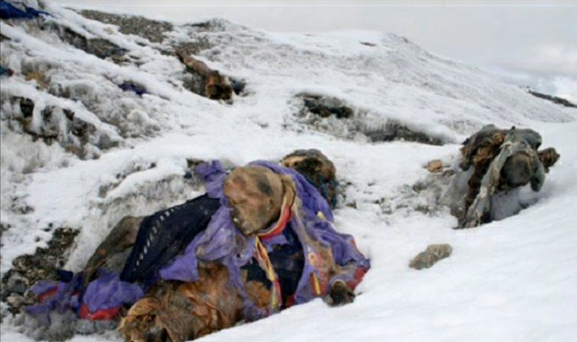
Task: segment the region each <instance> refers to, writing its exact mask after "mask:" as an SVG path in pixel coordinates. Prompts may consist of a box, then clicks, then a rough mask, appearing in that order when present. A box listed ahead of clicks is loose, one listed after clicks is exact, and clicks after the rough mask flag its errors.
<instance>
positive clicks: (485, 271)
mask: <svg viewBox="0 0 577 342" xmlns="http://www.w3.org/2000/svg"><path fill="white" fill-rule="evenodd" d="M28 4H30V5H32V6H38V4H37V3H36V2H35V1H29V2H28ZM44 9H45V10H46V11H48V12H50V13H51V14H52V17H49V18H46V19H44V20H46V21H47V22H52V23H56V24H58V25H60V26H61V27H68V28H69V29H70V30H73V31H75V32H78V33H80V34H82V35H84V36H86V37H90V38H104V39H106V40H108V41H110V42H113V43H114V44H116V45H117V46H119V47H121V48H124V49H126V50H127V51H128V52H127V55H128V59H129V60H128V62H126V63H124V64H121V65H118V64H115V63H113V62H112V61H111V60H110V59H100V58H97V57H96V56H94V55H90V54H87V53H85V52H84V51H82V50H80V49H75V48H74V47H72V46H71V45H69V44H67V43H66V42H64V41H62V40H61V39H59V38H58V37H57V36H56V35H55V34H54V33H51V32H50V31H46V30H41V29H39V28H38V27H37V25H36V26H35V25H33V24H32V23H30V22H19V21H2V23H1V24H0V25H1V26H0V28H1V32H2V35H3V36H5V37H6V38H8V40H4V41H3V42H2V50H1V58H2V65H3V66H7V67H10V68H11V69H13V70H14V71H15V72H16V73H15V75H14V76H12V77H9V78H7V77H4V78H3V79H2V84H1V85H2V87H1V91H2V97H3V105H2V126H1V127H2V132H1V134H2V141H1V142H2V146H1V152H2V154H1V161H2V163H1V171H2V179H1V181H2V183H1V186H2V198H1V200H2V204H1V221H2V224H3V226H5V227H6V226H8V225H9V227H10V228H9V229H8V230H6V231H4V232H3V234H2V274H5V273H6V272H7V271H8V270H9V269H10V268H11V267H12V261H13V260H14V258H16V257H17V256H19V255H23V254H31V253H34V251H35V249H36V248H37V247H42V246H45V245H46V242H47V241H48V240H49V239H50V237H51V234H50V233H49V232H47V231H46V230H49V229H46V228H47V227H72V228H74V229H78V230H80V234H79V235H78V236H77V238H76V242H75V246H74V248H73V251H72V253H71V256H70V258H69V261H68V263H67V265H66V268H68V269H71V270H76V271H77V270H79V269H80V268H81V267H82V266H83V264H84V263H85V262H86V260H87V259H88V258H89V256H90V255H91V253H92V251H93V250H94V248H95V247H96V246H97V244H98V243H99V242H100V241H101V240H102V239H103V238H104V236H106V234H107V232H108V231H109V229H111V227H112V226H113V225H114V224H115V223H116V222H118V221H119V220H120V218H122V217H123V216H125V215H146V214H151V213H153V212H155V211H157V210H159V209H163V208H166V207H168V206H171V205H175V204H178V203H182V202H183V201H185V200H186V199H189V198H192V197H194V196H197V195H199V194H201V193H202V192H203V189H202V188H201V187H200V186H199V185H198V184H197V183H195V182H194V178H193V179H192V180H191V179H190V178H189V177H184V176H185V174H187V172H188V171H189V166H188V163H187V161H190V160H210V159H221V160H225V161H226V162H227V163H228V165H243V164H246V163H248V162H250V161H253V160H256V159H265V160H279V159H280V158H282V157H283V156H284V155H286V154H288V153H290V152H292V151H293V150H295V149H306V148H317V149H320V150H321V151H322V152H323V153H324V154H326V155H327V156H328V157H329V158H331V159H332V160H333V161H334V163H335V165H336V167H337V170H338V177H339V181H340V183H341V185H343V189H344V190H343V195H342V196H341V202H340V203H339V206H338V208H337V209H336V211H335V217H336V218H335V220H336V221H335V225H336V227H337V229H338V230H339V231H341V232H344V233H348V234H352V235H353V236H354V237H355V238H356V241H357V244H358V246H359V248H360V249H361V250H362V252H363V253H365V254H366V255H367V256H369V257H370V258H371V263H372V268H371V270H370V271H369V273H368V274H367V275H366V277H365V279H364V281H363V282H362V283H361V284H360V286H359V287H358V288H357V291H356V292H357V297H356V300H355V302H354V303H353V304H351V305H347V306H343V307H337V308H330V307H328V306H327V305H325V303H323V302H322V301H321V300H320V299H319V300H315V301H312V302H310V303H307V304H304V305H300V306H297V307H293V308H290V309H288V310H285V311H283V312H282V313H280V314H277V315H275V316H272V317H269V318H266V319H263V320H261V321H258V322H254V323H250V324H244V325H239V326H237V327H235V328H231V329H227V330H224V331H221V332H218V333H214V334H211V335H209V336H206V337H204V338H201V339H199V341H228V342H231V341H239V342H240V341H243V342H244V341H299V342H301V341H319V340H324V341H333V342H337V341H343V342H344V341H346V342H350V341H395V342H400V341H419V342H423V341H435V342H438V341H469V342H474V341H485V342H486V341H523V342H529V341H539V342H542V341H559V342H567V341H575V340H577V267H576V264H577V226H576V223H575V222H576V221H577V182H576V180H577V179H576V176H575V175H576V174H577V149H576V148H575V147H576V146H577V122H576V119H577V111H576V110H574V109H566V108H563V107H560V106H556V105H554V104H552V103H550V102H547V101H544V100H541V99H538V98H535V97H532V96H530V95H528V94H527V93H526V92H525V91H524V90H522V89H520V88H517V87H515V86H512V85H507V84H505V83H501V82H500V81H498V80H496V79H495V78H493V77H491V76H489V75H488V74H485V73H483V72H481V71H480V70H479V69H477V68H475V67H471V66H468V65H464V64H462V63H458V62H455V61H452V60H449V59H446V58H443V57H440V56H437V55H434V54H432V53H429V52H427V51H424V50H423V49H421V48H419V47H418V46H416V45H414V44H412V43H410V42H409V41H407V40H406V39H404V38H402V37H398V36H395V35H393V34H385V33H381V32H365V31H342V32H334V33H322V34H321V33H310V34H300V33H299V34H296V33H282V34H281V33H269V32H261V31H256V30H252V29H250V28H246V27H243V26H240V25H236V24H233V23H229V22H226V21H222V20H214V21H212V22H211V25H212V27H214V28H215V29H211V30H199V29H198V28H199V26H194V25H175V26H174V28H173V29H172V31H169V32H167V33H166V34H165V36H166V39H165V40H164V41H163V42H161V43H151V42H150V41H148V40H146V39H145V38H142V37H138V36H135V35H124V34H122V33H120V32H119V30H118V28H117V27H116V26H114V25H111V24H105V23H101V22H97V21H93V20H88V19H86V18H84V17H82V16H81V15H79V14H78V13H76V12H74V11H71V10H69V9H64V8H61V7H58V6H56V5H54V4H50V3H48V4H46V6H45V8H44ZM199 37H202V38H203V39H206V41H209V42H210V44H209V45H208V46H207V47H206V49H204V50H202V51H200V52H199V53H198V55H196V58H198V59H200V60H202V61H204V62H206V64H207V65H208V66H209V67H211V68H213V69H216V70H219V71H221V73H222V74H224V75H227V76H230V77H234V78H236V79H242V80H244V81H245V82H246V89H245V91H244V93H243V94H242V95H241V96H234V97H233V101H232V103H225V102H218V101H212V100H209V99H207V98H204V97H201V96H198V95H196V94H193V93H191V92H189V91H187V90H186V89H184V87H183V80H182V74H183V65H182V64H181V63H180V62H179V61H178V59H177V58H176V57H174V56H173V55H170V54H166V53H164V54H163V53H161V50H166V49H169V46H170V44H174V43H183V42H188V41H199ZM471 43H472V44H474V42H471ZM26 68H33V69H35V70H41V71H42V72H43V73H44V75H45V76H46V77H47V78H48V79H49V86H48V90H46V89H43V88H42V87H40V86H38V84H37V83H36V82H37V81H35V80H33V79H29V80H26V79H25V77H24V76H23V75H22V73H23V71H24V69H26ZM124 81H129V82H134V83H137V84H139V85H141V86H144V87H145V88H146V90H147V92H148V93H147V94H144V95H143V96H142V97H139V96H138V95H136V94H134V93H132V92H126V91H125V92H123V91H122V90H121V89H120V88H118V87H117V85H118V84H120V83H122V82H124ZM54 87H61V88H65V89H68V92H69V93H73V94H75V95H74V96H72V95H71V96H68V97H64V96H59V94H61V93H59V92H58V91H55V90H54ZM303 94H309V95H317V96H324V97H327V98H333V99H338V101H340V103H341V104H344V105H346V106H348V107H350V108H352V109H353V110H354V113H355V118H357V120H358V121H359V123H357V126H358V127H360V126H362V127H364V129H367V130H371V129H372V130H378V129H382V128H383V127H387V125H390V124H391V123H395V124H397V125H403V126H405V127H407V128H409V129H410V130H412V131H415V132H421V133H423V134H426V135H428V136H430V137H434V138H436V139H438V140H439V141H441V142H442V143H443V144H442V145H429V144H422V143H418V142H406V141H391V142H371V141H370V139H367V138H366V137H365V136H363V135H362V134H357V133H358V132H355V131H351V127H352V126H350V125H349V126H347V125H344V124H342V123H341V122H340V121H339V120H338V119H336V118H328V119H322V120H320V119H319V120H317V121H314V120H312V121H307V119H306V118H304V117H303V116H302V115H300V114H299V113H301V112H302V106H303V104H302V98H301V96H302V95H303ZM18 96H21V97H26V98H29V99H32V100H33V101H34V103H35V107H34V112H33V120H32V124H31V125H32V127H31V129H32V130H35V129H36V130H38V129H40V128H39V125H40V122H41V120H42V119H41V116H42V112H41V111H42V108H44V107H46V106H55V107H58V108H61V109H68V110H71V111H73V112H74V113H75V117H77V118H79V119H82V120H83V121H85V122H87V123H90V124H92V125H94V127H95V130H94V132H93V136H92V137H91V139H92V140H90V141H89V142H88V143H87V144H86V146H85V148H86V153H85V154H84V158H79V157H77V155H75V154H72V153H69V152H67V151H65V149H63V148H62V147H61V145H59V144H58V143H53V144H51V145H48V144H46V143H45V142H43V141H42V139H39V140H36V141H34V140H33V137H32V136H30V135H29V134H25V133H23V132H22V130H18V129H14V127H13V126H12V125H11V124H9V123H10V117H11V115H13V113H14V111H16V110H17V109H16V108H15V106H14V105H13V104H10V101H9V100H8V99H10V98H13V97H18ZM4 100H6V101H4ZM313 121H314V122H313ZM311 122H312V123H311ZM490 123H493V124H495V125H497V126H499V127H503V128H508V127H510V126H516V127H523V128H532V129H534V130H536V131H538V132H539V133H541V135H542V136H543V146H544V147H547V146H552V147H555V148H556V149H557V151H558V152H559V153H560V155H561V159H560V161H559V162H558V163H557V164H556V165H555V167H553V168H552V169H551V171H550V172H549V173H548V174H547V180H546V182H545V185H544V187H543V189H542V190H541V191H540V192H539V193H536V194H530V195H531V196H532V198H533V202H534V203H533V204H532V205H531V206H529V207H528V208H527V209H524V210H522V211H521V212H520V213H519V214H517V215H515V216H511V217H509V218H506V219H503V220H501V221H495V222H493V223H490V224H486V225H484V226H482V227H479V228H475V229H468V230H454V229H452V228H453V227H455V226H456V225H457V220H456V218H455V217H453V216H451V215H450V213H449V209H448V208H446V207H443V206H442V205H440V204H439V203H437V202H438V201H437V199H436V197H435V196H433V195H432V193H433V191H421V192H418V191H416V190H415V187H414V185H415V184H417V183H423V184H425V183H427V179H428V177H430V174H429V172H428V171H427V170H426V168H425V166H426V164H427V162H428V161H430V160H432V159H441V160H443V162H444V164H445V166H446V167H447V166H453V165H454V164H455V163H456V161H457V158H458V155H459V147H460V143H461V142H462V141H463V140H464V139H465V138H466V137H467V136H469V135H470V134H472V133H474V132H475V131H477V130H478V129H480V128H481V127H482V126H484V125H486V124H490ZM103 139H104V140H106V141H107V142H109V143H108V144H107V145H109V146H107V147H106V148H104V147H103V145H106V144H102V141H103ZM525 190H526V192H527V193H530V190H527V189H523V191H525ZM432 243H449V244H450V245H451V246H452V247H453V254H452V255H451V257H450V258H448V259H445V260H442V261H440V262H439V263H438V264H436V265H435V266H433V267H432V268H430V269H426V270H422V271H416V270H414V269H411V268H409V267H408V264H409V261H410V260H411V259H412V258H413V257H414V256H415V255H417V254H418V253H419V252H421V251H423V250H424V249H425V248H426V247H427V246H428V245H429V244H432ZM2 308H3V314H4V315H6V317H5V318H4V320H3V322H2V332H1V338H2V341H7V342H8V341H11V342H22V341H29V340H30V338H28V337H26V336H25V335H23V334H22V333H20V330H19V327H18V326H16V325H15V324H14V319H13V318H12V317H11V316H10V315H9V314H7V308H6V304H5V303H2ZM110 340H113V341H116V340H118V341H120V336H119V335H117V334H116V333H110V334H106V335H89V336H80V335H77V336H75V337H74V338H73V339H72V341H110Z"/></svg>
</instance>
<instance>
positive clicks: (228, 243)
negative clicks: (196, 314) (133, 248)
mask: <svg viewBox="0 0 577 342" xmlns="http://www.w3.org/2000/svg"><path fill="white" fill-rule="evenodd" d="M249 165H258V166H263V167H267V168H269V169H271V170H272V171H274V172H276V173H279V174H285V175H289V176H291V178H292V179H293V181H294V183H295V185H296V188H297V195H298V197H299V199H300V200H301V202H302V208H301V215H302V222H301V221H300V220H297V219H295V218H293V219H291V221H290V222H289V224H288V225H287V228H288V229H292V230H293V231H294V232H296V233H297V236H298V238H299V240H300V243H301V244H302V245H303V248H305V255H307V254H308V253H315V252H316V251H315V250H314V248H313V247H312V246H309V245H307V244H306V241H307V238H306V237H305V236H303V234H307V235H308V236H309V237H310V238H312V239H313V240H316V241H319V242H320V243H321V244H323V245H325V246H327V247H330V248H331V250H332V253H333V256H334V259H335V262H336V263H337V264H339V265H345V264H347V263H349V262H356V263H357V264H358V265H359V266H361V267H366V268H368V267H369V261H368V260H367V259H366V258H365V257H364V256H363V255H362V254H361V253H360V252H359V251H358V250H357V249H356V248H355V246H354V243H353V239H352V237H351V236H349V235H345V234H340V233H338V232H337V231H335V229H334V228H333V226H332V223H331V222H332V221H333V214H332V211H331V209H330V206H329V204H328V203H327V201H326V200H325V199H324V198H323V197H322V196H321V194H320V193H319V192H318V191H317V189H316V188H315V187H314V186H313V185H312V184H310V183H309V182H308V181H307V180H306V178H304V177H303V176H302V175H301V174H300V173H298V172H297V171H295V170H293V169H290V168H286V167H283V166H280V165H278V164H275V163H271V162H266V161H256V162H253V163H250V164H249ZM197 172H198V173H199V174H200V175H201V176H202V177H203V178H204V180H205V183H206V188H207V192H208V193H209V195H210V196H211V197H214V198H219V199H220V201H221V204H222V205H223V206H222V207H221V208H220V209H219V211H217V213H216V214H215V215H214V216H213V218H212V220H211V222H210V223H209V226H208V227H207V229H206V230H205V231H204V232H202V233H201V234H199V235H198V236H197V237H196V238H195V239H194V240H193V241H192V242H191V244H190V245H189V246H188V247H187V248H186V250H185V252H184V253H183V254H182V255H180V256H179V257H177V258H176V259H175V260H174V261H173V262H172V263H170V264H169V265H167V266H166V267H164V268H162V269H161V271H160V275H161V278H163V279H165V280H169V279H170V280H180V281H195V280H197V279H198V269H197V266H198V260H204V261H216V260H218V261H220V262H222V263H223V264H224V265H226V266H227V267H228V269H229V272H230V275H231V285H232V286H235V287H236V288H237V289H238V290H239V292H240V293H241V295H242V296H243V297H244V298H245V310H244V312H245V316H246V317H247V318H248V319H249V320H254V319H258V318H261V317H264V316H266V315H268V313H266V312H263V311H262V310H259V309H258V308H256V306H255V305H254V303H252V302H251V301H250V300H248V298H246V294H245V292H244V284H243V283H242V281H241V277H240V268H241V267H242V266H243V265H245V264H246V263H248V261H249V260H250V259H251V258H252V256H253V255H254V239H253V238H247V237H245V236H244V235H242V233H240V231H239V230H238V229H237V228H236V227H235V226H234V224H233V223H232V220H231V216H230V215H231V214H230V213H231V210H230V209H229V207H228V202H227V200H226V197H225V196H224V192H223V189H222V185H223V183H224V180H225V178H226V172H225V170H224V169H223V167H222V165H221V164H220V162H218V161H214V162H210V163H205V164H201V165H199V166H198V167H197ZM318 212H322V213H323V215H324V216H325V218H326V219H327V220H323V219H321V218H319V217H318V216H317V213H318ZM295 224H300V225H302V226H304V232H303V231H302V230H300V229H297V228H296V227H295V226H294V225H295ZM262 242H263V245H264V246H265V248H266V249H267V250H268V251H270V250H271V249H272V246H273V245H275V244H283V243H286V239H284V240H283V238H282V236H280V237H278V238H271V239H268V240H263V241H262ZM311 273H318V270H316V269H315V268H314V267H313V266H312V265H310V263H309V262H308V259H307V258H306V257H305V265H304V272H303V275H302V277H301V280H300V281H299V285H298V287H297V291H296V296H295V297H296V303H297V304H298V303H304V302H307V301H309V300H311V299H312V298H313V297H314V294H313V293H314V292H313V291H312V289H311V288H310V281H309V279H310V275H311ZM352 277H353V275H352V274H342V275H336V276H335V279H336V278H338V279H346V280H349V279H352ZM333 281H334V280H333V279H331V283H332V282H333Z"/></svg>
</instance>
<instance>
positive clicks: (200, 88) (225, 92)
mask: <svg viewBox="0 0 577 342" xmlns="http://www.w3.org/2000/svg"><path fill="white" fill-rule="evenodd" d="M176 55H177V57H178V59H179V60H180V62H181V63H183V64H184V65H185V66H186V71H188V72H189V73H191V74H192V75H194V76H196V77H194V79H193V81H192V82H191V83H188V89H189V90H191V91H192V92H194V93H197V94H199V95H202V96H205V97H208V98H209V99H211V100H225V101H227V100H230V99H231V98H232V93H233V88H232V87H231V86H230V84H229V83H228V80H227V79H226V77H224V76H222V75H221V74H220V72H218V71H217V70H212V69H211V68H209V67H208V66H207V65H206V63H204V62H203V61H200V60H198V59H196V58H193V57H191V56H187V55H184V54H182V53H180V52H178V51H177V53H176Z"/></svg>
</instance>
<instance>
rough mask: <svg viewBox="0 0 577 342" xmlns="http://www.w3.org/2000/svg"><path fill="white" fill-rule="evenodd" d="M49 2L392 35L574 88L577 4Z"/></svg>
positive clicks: (273, 27) (523, 77) (522, 78)
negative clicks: (372, 31)
mask: <svg viewBox="0 0 577 342" xmlns="http://www.w3.org/2000/svg"><path fill="white" fill-rule="evenodd" d="M52 1H53V2H58V3H61V4H64V5H72V6H82V7H90V8H102V9H106V10H108V11H111V12H121V13H133V14H141V15H146V16H148V17H152V18H158V19H170V20H173V21H178V22H190V21H199V20H203V19H207V18H212V17H221V18H225V19H228V20H231V21H234V22H237V23H240V24H244V25H246V26H250V27H252V28H255V29H262V30H267V31H297V32H314V31H332V30H340V29H367V30H378V31H383V32H392V33H395V34H398V35H401V36H404V37H406V38H408V39H409V40H411V41H413V42H414V43H416V44H418V45H420V46H422V47H424V48H426V49H427V50H429V51H431V52H433V53H437V54H440V55H444V56H447V57H450V58H453V59H457V60H461V61H464V62H468V63H471V64H475V65H479V66H488V67H491V68H493V70H499V72H500V74H502V75H505V76H508V77H509V79H511V80H517V81H518V82H519V83H530V84H531V85H536V84H535V83H536V82H537V83H538V82H558V83H559V82H561V83H567V82H569V83H572V82H574V83H575V86H576V87H577V1H547V2H545V1H463V0H460V1H455V0H453V1H427V2H425V1H382V0H380V1H377V0H364V1H344V0H341V1H318V0H317V1H303V0H292V1H265V0H260V1H259V0H253V1H246V0H237V1H231V0H229V1H223V0H213V1H194V0H192V1H191V0H188V1H186V0H154V1H153V0H52ZM241 4H242V5H241ZM555 80H557V81H555Z"/></svg>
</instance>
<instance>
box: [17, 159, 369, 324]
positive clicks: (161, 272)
mask: <svg viewBox="0 0 577 342" xmlns="http://www.w3.org/2000/svg"><path fill="white" fill-rule="evenodd" d="M251 165H256V166H263V167H266V168H269V169H270V170H272V171H274V172H275V173H277V174H279V175H281V177H283V184H284V187H285V195H284V199H283V208H282V211H281V214H280V217H279V218H278V220H277V221H276V222H274V223H273V224H271V226H270V227H268V228H267V229H265V230H264V231H263V232H259V233H258V234H256V235H254V236H248V237H247V236H245V235H243V234H242V233H241V231H240V230H239V229H238V228H237V227H236V226H235V225H234V224H233V221H232V219H231V208H230V205H229V203H228V202H227V198H226V197H225V196H224V194H223V183H224V180H225V179H226V176H227V173H226V171H225V169H224V168H223V167H222V165H221V163H220V162H218V161H213V162H210V163H204V164H201V165H199V166H198V167H197V172H198V173H199V174H200V175H201V176H202V177H203V179H204V181H205V184H206V195H204V196H201V197H199V198H197V199H194V200H191V201H188V202H186V203H184V204H182V205H180V206H177V207H174V208H170V209H167V210H163V211H160V212H157V213H155V214H153V215H151V216H149V217H147V218H145V220H143V222H142V224H141V226H140V229H139V232H138V236H137V242H136V245H135V247H134V248H133V250H132V252H131V255H130V256H129V258H128V260H127V262H126V263H125V267H124V269H123V270H122V272H121V273H120V274H116V273H114V272H107V271H105V270H101V272H100V273H99V274H98V276H97V278H96V279H95V280H93V281H90V282H89V283H88V284H87V285H85V284H84V283H83V280H82V279H81V277H82V276H81V275H80V274H76V275H72V276H71V277H69V278H70V279H68V281H61V282H59V283H50V282H43V283H41V284H39V285H38V286H36V287H35V288H34V289H33V290H34V291H35V293H36V294H37V295H38V298H39V302H40V303H39V304H37V305H34V306H30V307H28V308H27V310H26V312H27V313H28V314H29V315H30V316H33V317H36V318H38V321H40V322H46V323H48V324H49V315H48V313H50V312H54V311H58V312H60V313H63V312H64V311H73V312H75V313H76V315H77V317H79V318H85V319H86V318H87V319H94V320H99V319H102V320H106V319H118V318H119V316H120V313H121V308H127V307H130V306H131V305H132V304H134V303H135V302H136V301H137V300H139V299H141V298H142V297H143V296H144V294H145V293H146V292H147V291H148V290H149V289H150V288H151V286H152V285H154V284H157V283H160V282H163V281H178V282H183V283H191V282H195V281H197V280H198V279H199V264H206V263H211V262H217V263H218V264H220V265H223V266H224V267H225V268H226V269H227V271H228V282H229V285H230V286H234V287H235V289H236V290H237V291H238V293H239V295H240V296H241V297H242V299H243V303H244V304H243V318H244V319H245V320H246V321H252V320H256V319H260V318H262V317H266V316H268V315H270V314H273V313H275V312H278V311H280V310H281V309H283V308H285V307H289V306H291V305H294V304H300V303H305V302H308V301H310V300H311V299H313V298H315V297H323V296H326V295H327V294H328V293H329V292H330V290H331V286H332V285H333V284H334V283H335V282H342V283H345V284H346V285H347V286H348V287H349V288H350V289H351V290H354V289H355V287H356V286H357V285H358V283H359V282H360V281H361V280H362V278H363V276H364V274H365V273H366V272H367V271H368V269H369V268H370V262H369V260H368V259H367V258H365V257H364V256H363V255H362V254H361V253H360V252H359V250H358V249H357V247H356V245H355V242H354V239H353V238H352V237H351V236H349V235H345V234H341V233H339V232H337V231H336V230H335V228H334V227H333V224H332V222H333V215H332V211H331V209H330V206H329V204H328V203H327V201H326V200H325V199H324V198H323V197H322V196H321V194H320V193H319V191H318V190H317V189H316V188H315V187H314V186H313V185H311V184H310V183H309V182H308V181H307V180H306V179H305V178H304V177H303V176H302V175H301V174H299V173H298V172H296V171H295V170H293V169H290V168H287V167H283V166H280V165H278V164H274V163H270V162H265V161H257V162H254V163H251ZM199 208H201V210H194V209H199ZM185 209H186V210H185ZM184 242H185V243H186V244H185V245H182V246H180V247H179V246H178V244H179V243H180V244H183V243H184ZM175 251H178V252H179V253H180V252H181V253H180V254H178V255H176V253H175ZM243 273H244V274H247V275H248V278H249V280H256V281H258V282H261V283H262V284H263V285H265V286H266V287H267V288H269V289H270V293H271V300H270V305H269V307H266V308H263V307H260V306H258V305H257V304H255V303H254V301H253V300H252V299H251V296H249V295H247V293H246V289H245V282H243V276H242V274H243Z"/></svg>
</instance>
